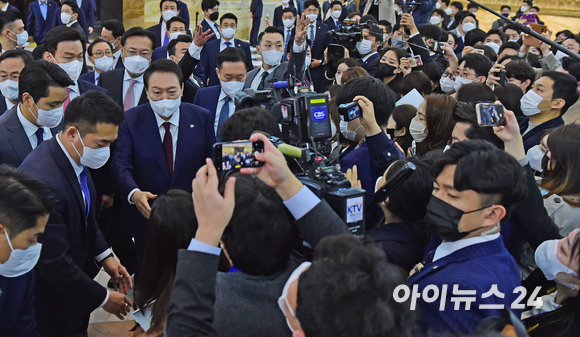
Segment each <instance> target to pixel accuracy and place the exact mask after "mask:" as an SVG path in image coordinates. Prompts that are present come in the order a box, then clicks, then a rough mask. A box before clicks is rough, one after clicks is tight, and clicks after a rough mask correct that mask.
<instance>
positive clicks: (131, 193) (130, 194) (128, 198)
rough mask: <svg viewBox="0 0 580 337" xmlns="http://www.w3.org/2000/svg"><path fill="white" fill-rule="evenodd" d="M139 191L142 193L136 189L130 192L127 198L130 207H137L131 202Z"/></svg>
mask: <svg viewBox="0 0 580 337" xmlns="http://www.w3.org/2000/svg"><path fill="white" fill-rule="evenodd" d="M137 191H141V190H140V189H138V188H134V189H133V190H132V191H131V192H129V196H128V197H127V201H128V202H129V205H135V203H134V202H133V201H132V200H131V197H132V196H133V194H135V192H137Z"/></svg>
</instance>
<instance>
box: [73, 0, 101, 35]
mask: <svg viewBox="0 0 580 337" xmlns="http://www.w3.org/2000/svg"><path fill="white" fill-rule="evenodd" d="M77 4H78V5H79V8H80V10H82V11H83V13H84V14H85V22H86V25H87V29H88V32H89V34H92V33H93V30H94V28H95V11H96V9H97V4H96V3H95V0H81V3H78V1H77ZM79 21H80V19H79ZM87 41H88V39H87Z"/></svg>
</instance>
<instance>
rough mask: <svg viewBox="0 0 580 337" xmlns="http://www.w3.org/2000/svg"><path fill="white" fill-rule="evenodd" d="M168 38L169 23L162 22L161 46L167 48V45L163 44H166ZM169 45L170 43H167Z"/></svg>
mask: <svg viewBox="0 0 580 337" xmlns="http://www.w3.org/2000/svg"><path fill="white" fill-rule="evenodd" d="M166 36H167V22H165V21H161V41H160V42H161V44H160V45H161V46H166V44H163V42H165V37H166ZM167 43H168V44H169V42H167Z"/></svg>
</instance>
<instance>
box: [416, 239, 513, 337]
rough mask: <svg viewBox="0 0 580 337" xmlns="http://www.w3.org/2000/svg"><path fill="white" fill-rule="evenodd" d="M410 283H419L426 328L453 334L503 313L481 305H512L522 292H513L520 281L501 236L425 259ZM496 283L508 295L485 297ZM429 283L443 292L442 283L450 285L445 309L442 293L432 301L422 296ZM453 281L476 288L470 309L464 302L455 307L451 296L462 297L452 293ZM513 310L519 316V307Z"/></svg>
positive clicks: (467, 331) (471, 329) (472, 329)
mask: <svg viewBox="0 0 580 337" xmlns="http://www.w3.org/2000/svg"><path fill="white" fill-rule="evenodd" d="M407 283H408V285H409V287H410V288H412V287H413V286H414V285H418V292H419V294H421V296H420V297H419V299H418V300H417V306H418V307H419V309H420V310H421V315H422V317H423V330H424V331H425V332H426V331H428V330H430V331H433V332H452V333H454V334H473V333H475V330H476V329H477V326H478V325H479V322H480V321H481V320H482V319H483V318H485V317H490V316H500V310H499V309H480V308H479V306H480V305H481V304H500V305H501V304H503V305H505V306H507V307H511V305H512V303H514V301H515V300H516V298H517V297H518V294H519V293H514V289H515V288H517V287H519V286H520V285H521V281H520V272H519V269H518V266H517V264H516V261H515V260H514V258H513V257H512V256H511V255H510V254H509V252H508V251H507V249H506V248H505V246H504V244H503V241H502V238H501V237H499V238H497V239H495V240H492V241H488V242H484V243H479V244H475V245H471V246H468V247H465V248H463V249H460V250H457V251H455V252H453V253H451V254H449V255H447V256H445V257H443V258H441V259H439V260H437V261H434V262H430V263H426V264H425V266H424V267H423V268H422V269H421V270H420V271H419V272H417V273H414V274H413V275H411V276H410V277H409V279H408V280H407ZM494 284H495V285H497V289H498V290H499V292H501V293H502V294H504V295H505V296H504V298H503V299H502V298H499V297H496V296H495V295H491V296H490V297H486V298H482V295H483V294H484V293H487V292H488V291H490V289H491V288H492V285H494ZM429 285H434V286H436V287H437V289H439V292H440V294H441V291H442V289H443V286H444V285H447V297H446V299H445V302H444V304H445V306H444V308H443V310H440V305H441V302H442V300H441V296H439V297H437V300H436V301H434V302H431V303H427V302H425V301H424V300H423V296H422V294H423V290H424V289H425V287H427V286H429ZM454 285H458V289H459V290H475V291H476V292H475V294H474V295H471V296H472V297H473V298H474V300H475V301H474V302H472V303H471V308H470V309H469V310H466V309H465V303H459V304H460V308H459V310H454V306H455V303H454V302H452V301H451V298H453V297H455V298H458V297H460V296H455V295H453V287H454ZM430 295H433V292H430ZM408 300H409V301H410V300H411V299H410V298H409V299H408ZM514 313H515V314H516V316H519V314H520V310H514Z"/></svg>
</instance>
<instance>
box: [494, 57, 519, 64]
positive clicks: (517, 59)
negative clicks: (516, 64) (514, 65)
mask: <svg viewBox="0 0 580 337" xmlns="http://www.w3.org/2000/svg"><path fill="white" fill-rule="evenodd" d="M506 60H510V62H513V61H520V60H523V58H521V57H519V56H518V55H504V56H502V58H500V59H499V60H497V63H501V64H503V63H504V62H505V61H506Z"/></svg>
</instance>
